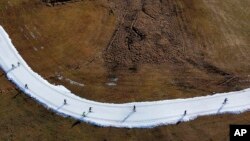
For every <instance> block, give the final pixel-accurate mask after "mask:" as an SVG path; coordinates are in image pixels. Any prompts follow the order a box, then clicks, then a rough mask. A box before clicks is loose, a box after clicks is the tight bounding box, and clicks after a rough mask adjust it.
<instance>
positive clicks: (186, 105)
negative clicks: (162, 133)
mask: <svg viewBox="0 0 250 141" xmlns="http://www.w3.org/2000/svg"><path fill="white" fill-rule="evenodd" d="M18 62H19V63H20V65H18ZM12 64H13V65H14V67H13V66H12ZM0 67H1V68H2V69H3V70H4V72H6V76H7V77H8V79H9V80H10V81H12V82H13V83H15V84H16V86H17V87H19V88H20V89H21V90H22V91H23V92H24V93H26V94H27V95H29V96H30V97H32V98H34V99H35V100H37V101H38V102H39V103H41V104H43V105H44V106H45V107H47V108H48V109H51V110H53V111H55V112H56V113H58V114H61V115H63V116H70V117H73V118H75V119H79V120H81V121H85V122H89V123H91V124H95V125H99V126H113V127H128V128H134V127H136V128H150V127H155V126H158V125H166V124H175V123H177V122H182V121H189V120H192V119H194V118H196V117H198V116H204V115H215V114H221V113H241V112H244V111H247V110H250V89H245V90H242V91H237V92H229V93H222V94H215V95H211V96H204V97H194V98H188V99H174V100H163V101H153V102H138V103H124V104H110V103H100V102H95V101H90V100H87V99H84V98H80V97H78V96H76V95H74V94H72V93H71V92H70V91H69V90H67V89H66V88H65V87H63V86H54V85H52V84H50V83H48V82H47V81H46V80H44V79H43V78H42V77H41V76H39V75H38V74H37V73H35V72H33V71H32V69H31V68H30V67H29V66H28V65H27V64H26V62H25V61H24V60H23V58H22V57H21V56H20V55H19V53H18V52H17V50H16V49H15V47H14V46H13V44H12V43H11V40H10V38H9V36H8V34H7V33H6V32H5V30H4V29H3V28H2V27H1V26H0ZM25 84H28V88H25ZM225 98H227V99H228V101H227V102H226V103H223V102H224V100H225ZM64 99H66V100H67V104H66V105H64ZM134 105H136V112H133V106H134ZM89 107H92V111H93V112H90V113H88V110H89ZM185 110H186V111H187V114H184V111H185ZM83 112H85V113H86V117H84V116H82V115H83Z"/></svg>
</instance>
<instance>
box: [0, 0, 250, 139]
mask: <svg viewBox="0 0 250 141" xmlns="http://www.w3.org/2000/svg"><path fill="white" fill-rule="evenodd" d="M176 3H177V4H178V5H179V6H180V9H181V10H182V11H183V12H182V14H183V17H184V21H183V22H184V24H185V26H186V28H187V31H188V32H190V33H192V35H193V38H194V40H196V41H197V42H198V43H197V44H199V45H198V46H195V48H186V49H185V51H186V56H187V58H188V57H190V56H197V57H202V56H203V57H204V58H205V61H207V62H209V63H211V64H213V65H215V66H217V67H218V68H220V69H221V70H224V71H226V72H229V73H230V74H233V76H236V77H237V79H238V78H240V80H239V81H237V83H231V84H229V86H227V87H225V86H224V85H225V83H227V82H228V81H227V79H226V80H225V78H224V77H222V76H219V75H217V74H214V73H211V72H210V73H208V72H209V71H210V70H205V69H204V68H198V67H196V66H194V65H191V64H190V65H187V66H185V67H182V66H181V65H180V66H179V67H173V66H172V65H171V64H162V65H150V64H146V65H142V66H140V67H139V71H137V72H136V73H134V72H133V71H123V72H120V73H118V74H114V75H116V76H117V77H118V81H117V86H115V87H108V86H107V85H106V84H105V83H107V82H108V81H109V75H113V74H109V72H108V71H107V70H106V68H105V66H104V62H103V59H102V50H103V49H105V48H106V47H107V45H108V43H109V41H110V39H111V36H112V34H113V32H114V30H115V26H116V15H112V14H109V9H110V8H109V7H107V3H106V1H105V0H96V1H83V2H78V3H69V4H66V5H61V6H57V7H53V8H52V7H47V6H45V5H43V4H41V2H39V1H38V0H37V1H34V0H1V1H0V24H1V25H3V26H4V28H5V29H6V30H7V32H8V33H9V34H10V36H11V38H12V40H13V42H14V44H15V46H16V47H17V49H18V51H19V52H20V53H21V55H22V56H23V57H24V59H25V60H26V61H27V62H28V64H29V65H30V66H31V67H32V68H33V69H34V71H36V72H38V73H39V74H41V75H42V76H43V77H45V78H46V79H47V80H49V81H50V82H52V83H58V84H63V85H65V86H66V87H67V88H69V89H71V90H72V91H73V92H74V93H76V94H78V95H80V96H82V97H85V98H88V99H93V100H98V101H109V102H129V101H145V100H160V99H161V100H162V99H167V98H169V99H171V98H183V97H193V96H198V95H207V94H210V93H212V92H213V91H218V92H223V91H229V90H237V89H242V88H245V87H249V82H250V81H249V80H250V78H249V71H250V70H249V68H250V67H249V63H248V62H249V57H248V56H247V54H248V53H249V41H250V40H249V30H250V27H249V24H248V23H249V19H250V18H249V14H248V13H247V12H248V11H249V8H248V7H247V5H249V2H248V1H247V0H241V1H234V0H228V1H218V0H217V1H215V0H211V1H208V0H204V1H202V0H181V1H176ZM180 20H181V19H180ZM200 50H202V51H203V52H204V54H200V53H199V52H200ZM191 59H194V58H191ZM58 74H60V75H62V76H64V77H65V78H69V79H72V80H74V81H77V82H80V83H83V84H85V85H86V86H85V87H84V88H82V87H78V86H74V85H71V84H69V83H68V82H66V81H63V80H58V77H57V75H58ZM229 80H230V81H231V80H234V79H231V77H230V78H229ZM229 87H230V88H229ZM0 90H1V93H0V117H1V120H0V140H25V141H26V140H93V141H96V140H100V141H104V140H107V141H116V140H121V141H122V140H126V141H127V140H131V141H132V140H145V141H147V140H148V141H150V140H164V141H165V140H169V141H170V140H175V141H181V140H187V141H188V140H190V141H196V140H197V141H200V140H218V141H221V140H228V125H229V124H233V123H237V124H247V123H249V122H250V120H249V119H250V114H249V113H244V114H240V115H220V116H209V117H201V118H198V119H197V120H194V121H192V122H187V123H181V124H180V125H178V126H176V125H171V126H163V127H157V128H154V129H117V128H101V127H95V126H91V125H88V124H85V123H82V124H80V125H77V126H75V127H73V128H71V126H72V125H73V124H74V123H75V121H74V120H72V119H69V118H62V117H60V116H57V115H55V114H54V113H52V112H49V111H48V110H46V109H45V108H43V107H42V106H40V105H38V104H37V103H36V102H34V101H33V100H31V99H30V98H28V97H27V96H25V95H24V94H17V92H16V91H15V90H14V86H13V85H12V84H10V83H9V82H8V81H7V80H6V79H5V78H4V77H3V76H1V77H0ZM204 137H207V138H206V139H204Z"/></svg>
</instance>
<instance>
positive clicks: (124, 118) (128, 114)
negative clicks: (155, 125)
mask: <svg viewBox="0 0 250 141" xmlns="http://www.w3.org/2000/svg"><path fill="white" fill-rule="evenodd" d="M133 113H135V112H134V111H132V112H130V113H129V114H128V115H127V116H126V117H125V118H124V119H123V120H122V122H125V121H126V120H127V119H128V118H129V117H130V116H131V115H132V114H133Z"/></svg>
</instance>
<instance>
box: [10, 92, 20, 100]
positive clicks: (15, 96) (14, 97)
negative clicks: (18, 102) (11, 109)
mask: <svg viewBox="0 0 250 141" xmlns="http://www.w3.org/2000/svg"><path fill="white" fill-rule="evenodd" d="M21 93H22V92H21V91H18V93H17V94H16V95H14V96H13V97H12V99H16V98H17V96H19V95H20V94H21Z"/></svg>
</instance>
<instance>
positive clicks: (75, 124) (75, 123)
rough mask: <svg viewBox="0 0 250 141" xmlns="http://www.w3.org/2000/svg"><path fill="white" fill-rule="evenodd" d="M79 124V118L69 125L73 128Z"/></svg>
mask: <svg viewBox="0 0 250 141" xmlns="http://www.w3.org/2000/svg"><path fill="white" fill-rule="evenodd" d="M80 124H81V120H77V121H76V122H74V123H73V124H72V125H71V128H74V127H75V126H77V125H80Z"/></svg>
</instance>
